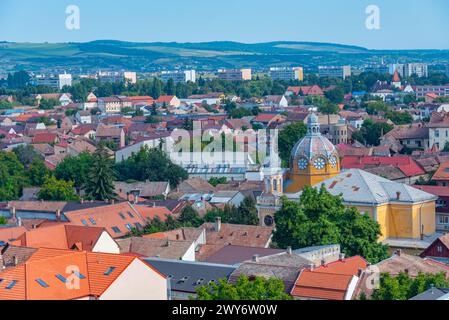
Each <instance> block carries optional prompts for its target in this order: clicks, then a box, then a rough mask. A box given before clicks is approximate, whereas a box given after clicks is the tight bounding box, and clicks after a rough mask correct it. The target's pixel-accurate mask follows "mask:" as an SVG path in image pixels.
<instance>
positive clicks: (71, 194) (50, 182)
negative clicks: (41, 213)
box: [37, 176, 79, 201]
mask: <svg viewBox="0 0 449 320" xmlns="http://www.w3.org/2000/svg"><path fill="white" fill-rule="evenodd" d="M37 197H38V199H39V200H46V201H76V200H78V199H79V198H78V196H77V194H76V193H75V188H74V186H73V182H71V181H69V182H67V181H64V180H58V179H56V178H55V177H54V176H49V177H47V178H46V179H45V182H44V184H43V185H42V188H41V190H40V191H39V192H38V194H37Z"/></svg>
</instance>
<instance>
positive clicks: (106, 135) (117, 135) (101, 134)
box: [95, 124, 125, 148]
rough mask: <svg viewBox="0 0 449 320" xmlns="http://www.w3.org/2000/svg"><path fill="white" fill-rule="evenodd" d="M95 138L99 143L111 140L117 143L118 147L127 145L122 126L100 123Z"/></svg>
mask: <svg viewBox="0 0 449 320" xmlns="http://www.w3.org/2000/svg"><path fill="white" fill-rule="evenodd" d="M95 140H96V141H97V143H98V142H101V141H110V142H113V143H115V144H116V145H117V147H118V148H123V147H124V146H125V131H124V130H123V128H120V127H116V126H108V125H104V124H99V125H98V127H97V131H96V132H95Z"/></svg>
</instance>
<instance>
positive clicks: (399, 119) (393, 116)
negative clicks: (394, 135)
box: [385, 111, 413, 125]
mask: <svg viewBox="0 0 449 320" xmlns="http://www.w3.org/2000/svg"><path fill="white" fill-rule="evenodd" d="M385 117H386V118H387V119H390V120H391V121H393V123H394V124H396V125H401V124H410V123H412V122H413V117H412V115H411V114H410V113H408V112H397V111H388V112H387V113H386V114H385Z"/></svg>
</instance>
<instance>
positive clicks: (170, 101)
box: [155, 96, 181, 108]
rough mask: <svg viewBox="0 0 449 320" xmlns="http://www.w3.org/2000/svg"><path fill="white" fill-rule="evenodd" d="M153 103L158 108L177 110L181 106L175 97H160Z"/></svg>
mask: <svg viewBox="0 0 449 320" xmlns="http://www.w3.org/2000/svg"><path fill="white" fill-rule="evenodd" d="M155 103H156V105H157V106H158V107H173V108H178V107H179V106H180V105H181V101H180V100H179V99H178V98H177V97H176V96H160V97H159V98H158V99H157V100H156V101H155Z"/></svg>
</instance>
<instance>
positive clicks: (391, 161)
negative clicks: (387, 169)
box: [341, 156, 425, 177]
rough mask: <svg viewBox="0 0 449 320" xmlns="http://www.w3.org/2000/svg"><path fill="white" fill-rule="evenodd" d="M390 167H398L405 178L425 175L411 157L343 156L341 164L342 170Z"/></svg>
mask: <svg viewBox="0 0 449 320" xmlns="http://www.w3.org/2000/svg"><path fill="white" fill-rule="evenodd" d="M391 165H393V166H396V167H398V168H399V169H400V170H401V171H402V172H403V173H404V175H406V176H407V177H413V176H417V175H423V174H425V171H424V170H423V169H422V168H421V166H420V165H419V164H418V163H417V162H416V161H415V160H414V159H412V158H411V157H400V156H397V157H375V156H345V157H344V158H343V161H342V163H341V166H342V168H343V169H365V168H367V167H374V166H391Z"/></svg>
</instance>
